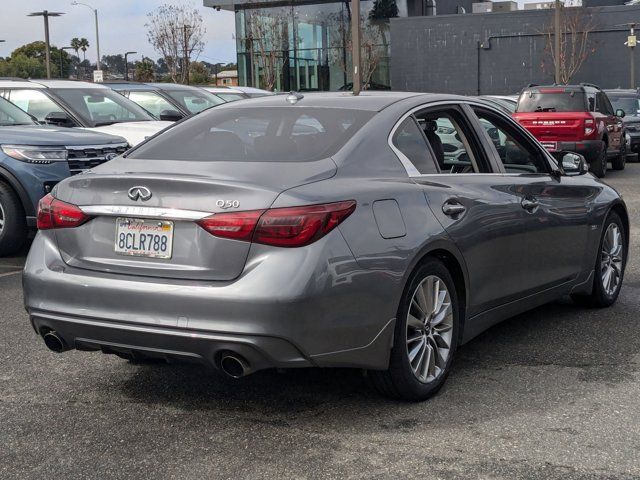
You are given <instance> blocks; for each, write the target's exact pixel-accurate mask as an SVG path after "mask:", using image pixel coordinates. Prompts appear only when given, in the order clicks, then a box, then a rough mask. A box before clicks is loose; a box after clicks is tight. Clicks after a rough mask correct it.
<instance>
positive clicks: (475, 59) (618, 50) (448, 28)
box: [391, 6, 640, 95]
mask: <svg viewBox="0 0 640 480" xmlns="http://www.w3.org/2000/svg"><path fill="white" fill-rule="evenodd" d="M589 11H590V12H591V13H592V15H593V16H594V19H595V23H596V25H597V27H596V29H597V30H599V31H597V32H594V33H592V34H591V35H592V38H593V40H594V41H595V44H594V45H595V51H594V52H593V53H592V54H591V56H590V57H589V59H588V60H587V61H586V62H585V63H584V64H583V66H582V68H581V70H580V71H579V72H578V74H576V75H575V76H574V78H573V79H572V82H590V83H595V84H597V85H600V86H601V87H602V88H616V87H623V88H628V87H629V78H630V69H629V49H628V48H627V47H626V46H624V42H625V41H626V39H627V35H628V30H627V29H626V28H625V27H621V26H620V25H621V24H626V23H628V22H637V23H640V6H613V7H599V8H592V9H589ZM551 15H552V11H551V10H532V11H518V12H508V13H485V14H467V15H444V16H435V17H410V18H395V19H392V20H391V86H392V88H393V89H395V90H405V91H422V92H448V93H461V94H474V95H475V94H477V93H478V90H479V91H480V93H482V94H510V93H516V92H518V91H519V90H520V89H521V88H522V87H523V86H525V85H527V84H529V83H551V82H553V64H551V63H550V59H549V58H548V54H547V53H545V45H546V39H545V37H544V36H543V35H542V34H541V32H542V31H544V30H545V25H547V24H549V22H550V21H552V17H551ZM481 43H483V44H484V46H485V47H486V48H480V47H479V45H480V44H481ZM638 50H640V47H638V48H636V49H635V63H636V79H637V83H638V82H640V75H639V72H640V66H639V65H638V64H640V58H638ZM545 59H546V61H547V63H548V68H547V70H548V72H549V73H545V72H544V71H543V70H542V68H541V63H542V62H543V60H545Z"/></svg>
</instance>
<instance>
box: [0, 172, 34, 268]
mask: <svg viewBox="0 0 640 480" xmlns="http://www.w3.org/2000/svg"><path fill="white" fill-rule="evenodd" d="M27 233H28V230H27V222H26V219H25V216H24V211H23V209H22V205H21V204H20V199H19V198H18V196H17V195H16V194H15V192H14V191H13V189H12V188H11V187H10V186H9V185H7V184H6V183H3V182H0V257H4V256H5V255H11V254H12V253H16V252H17V251H18V250H20V249H21V248H22V246H23V245H24V243H25V241H26V240H27Z"/></svg>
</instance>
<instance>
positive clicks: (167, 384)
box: [121, 288, 640, 430]
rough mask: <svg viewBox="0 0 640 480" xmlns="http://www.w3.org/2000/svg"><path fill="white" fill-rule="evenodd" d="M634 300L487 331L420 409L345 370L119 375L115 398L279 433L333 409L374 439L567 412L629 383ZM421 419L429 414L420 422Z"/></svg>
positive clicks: (634, 350)
mask: <svg viewBox="0 0 640 480" xmlns="http://www.w3.org/2000/svg"><path fill="white" fill-rule="evenodd" d="M637 293H638V291H637V289H635V288H627V289H626V291H623V295H622V296H621V301H620V302H619V303H618V304H616V305H615V306H614V307H612V308H610V309H607V310H593V309H584V308H580V307H577V306H575V305H573V304H572V303H571V302H569V301H567V302H559V303H553V304H549V305H546V306H543V307H540V308H538V309H536V310H533V311H531V312H528V313H526V314H523V315H519V316H517V317H514V318H512V319H510V320H507V321H505V322H503V323H501V324H499V325H497V326H495V327H493V328H491V329H490V330H488V331H486V332H485V333H483V334H482V335H480V336H479V337H477V338H476V339H474V340H472V341H471V342H469V343H468V344H466V345H464V346H463V347H462V348H461V349H460V350H459V352H458V355H457V358H456V362H455V364H454V368H453V371H452V373H451V376H450V377H449V379H448V381H447V383H446V384H445V386H444V388H443V389H442V390H441V392H440V393H439V394H438V395H437V396H436V397H434V398H432V399H431V400H429V401H427V402H423V403H406V402H396V401H392V400H388V399H386V398H384V397H381V396H379V395H378V394H377V393H376V392H375V391H373V389H372V388H370V387H369V385H368V383H367V380H366V378H365V377H364V375H363V373H362V372H361V371H359V370H346V369H301V370H288V371H286V372H285V373H278V372H276V371H273V370H268V371H262V372H257V373H255V374H253V375H250V376H247V377H245V378H242V379H240V380H227V379H226V378H222V377H220V376H219V375H216V374H212V372H211V371H210V370H205V369H203V368H202V367H199V366H191V365H176V364H174V365H171V364H159V365H126V369H127V370H126V371H129V372H130V376H128V377H127V378H126V379H125V380H124V381H123V382H122V383H121V387H122V393H123V394H124V395H125V396H127V397H129V398H131V399H132V400H133V401H135V402H142V403H148V404H154V405H156V406H161V405H167V406H170V407H171V408H178V409H183V410H186V411H200V412H205V413H206V412H211V414H212V415H221V414H225V413H227V414H229V415H231V416H236V417H237V416H238V415H239V416H241V417H247V416H249V417H250V418H252V420H255V421H264V422H267V423H275V424H279V423H282V424H283V425H285V424H287V423H288V422H290V421H291V419H292V418H295V417H297V416H298V415H305V416H309V415H311V416H314V417H315V418H317V420H318V421H322V422H329V423H332V422H335V420H334V418H333V417H332V412H334V411H335V409H336V408H338V409H340V411H341V412H342V413H345V412H348V411H352V412H353V415H351V416H349V418H350V419H351V420H350V422H359V423H360V427H362V426H366V425H370V426H371V427H372V428H374V429H394V430H403V429H405V428H415V426H416V422H418V424H424V425H428V426H440V425H442V426H444V425H449V426H450V425H451V424H452V422H453V423H457V424H473V423H474V422H476V421H478V419H482V420H483V421H486V420H487V419H490V418H492V417H497V416H502V415H506V414H511V413H520V412H530V411H532V410H537V409H540V410H542V409H548V408H552V407H553V406H554V405H556V404H558V403H560V402H562V403H565V404H572V403H573V402H576V401H579V399H580V398H581V397H584V396H586V395H588V392H589V390H590V389H592V388H593V385H589V384H590V383H593V382H598V383H602V384H604V385H609V386H613V387H615V385H616V384H617V383H620V382H626V381H631V380H633V375H634V373H635V372H636V371H637V368H638V367H637V365H636V363H635V362H634V356H636V357H637V355H638V354H639V353H640V336H638V335H637V321H636V312H637V300H635V297H636V296H637ZM604 335H606V338H603V336H604ZM605 344H610V345H616V348H606V346H605ZM470 405H473V408H470V407H469V406H470ZM425 409H428V410H429V411H431V412H434V413H433V414H431V415H426V416H425V415H424V413H425ZM363 411H367V415H366V418H365V417H364V416H360V415H359V412H363ZM435 412H437V413H435ZM256 415H257V417H256ZM340 417H341V418H342V420H341V421H342V422H343V421H344V418H345V417H344V415H340ZM256 419H257V420H256ZM347 423H349V422H347ZM336 427H337V428H348V427H349V425H348V424H345V425H338V424H336Z"/></svg>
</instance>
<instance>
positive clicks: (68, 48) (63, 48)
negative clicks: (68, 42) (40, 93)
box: [60, 47, 73, 78]
mask: <svg viewBox="0 0 640 480" xmlns="http://www.w3.org/2000/svg"><path fill="white" fill-rule="evenodd" d="M65 50H73V47H62V48H61V49H60V78H64V77H63V76H62V70H63V66H62V53H63V52H64V51H65Z"/></svg>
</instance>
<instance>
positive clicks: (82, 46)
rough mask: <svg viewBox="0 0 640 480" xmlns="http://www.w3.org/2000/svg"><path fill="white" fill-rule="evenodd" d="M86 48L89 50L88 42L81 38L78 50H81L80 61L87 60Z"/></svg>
mask: <svg viewBox="0 0 640 480" xmlns="http://www.w3.org/2000/svg"><path fill="white" fill-rule="evenodd" d="M87 48H89V40H87V39H86V38H84V37H82V38H81V39H80V50H82V59H83V60H86V59H87Z"/></svg>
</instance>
